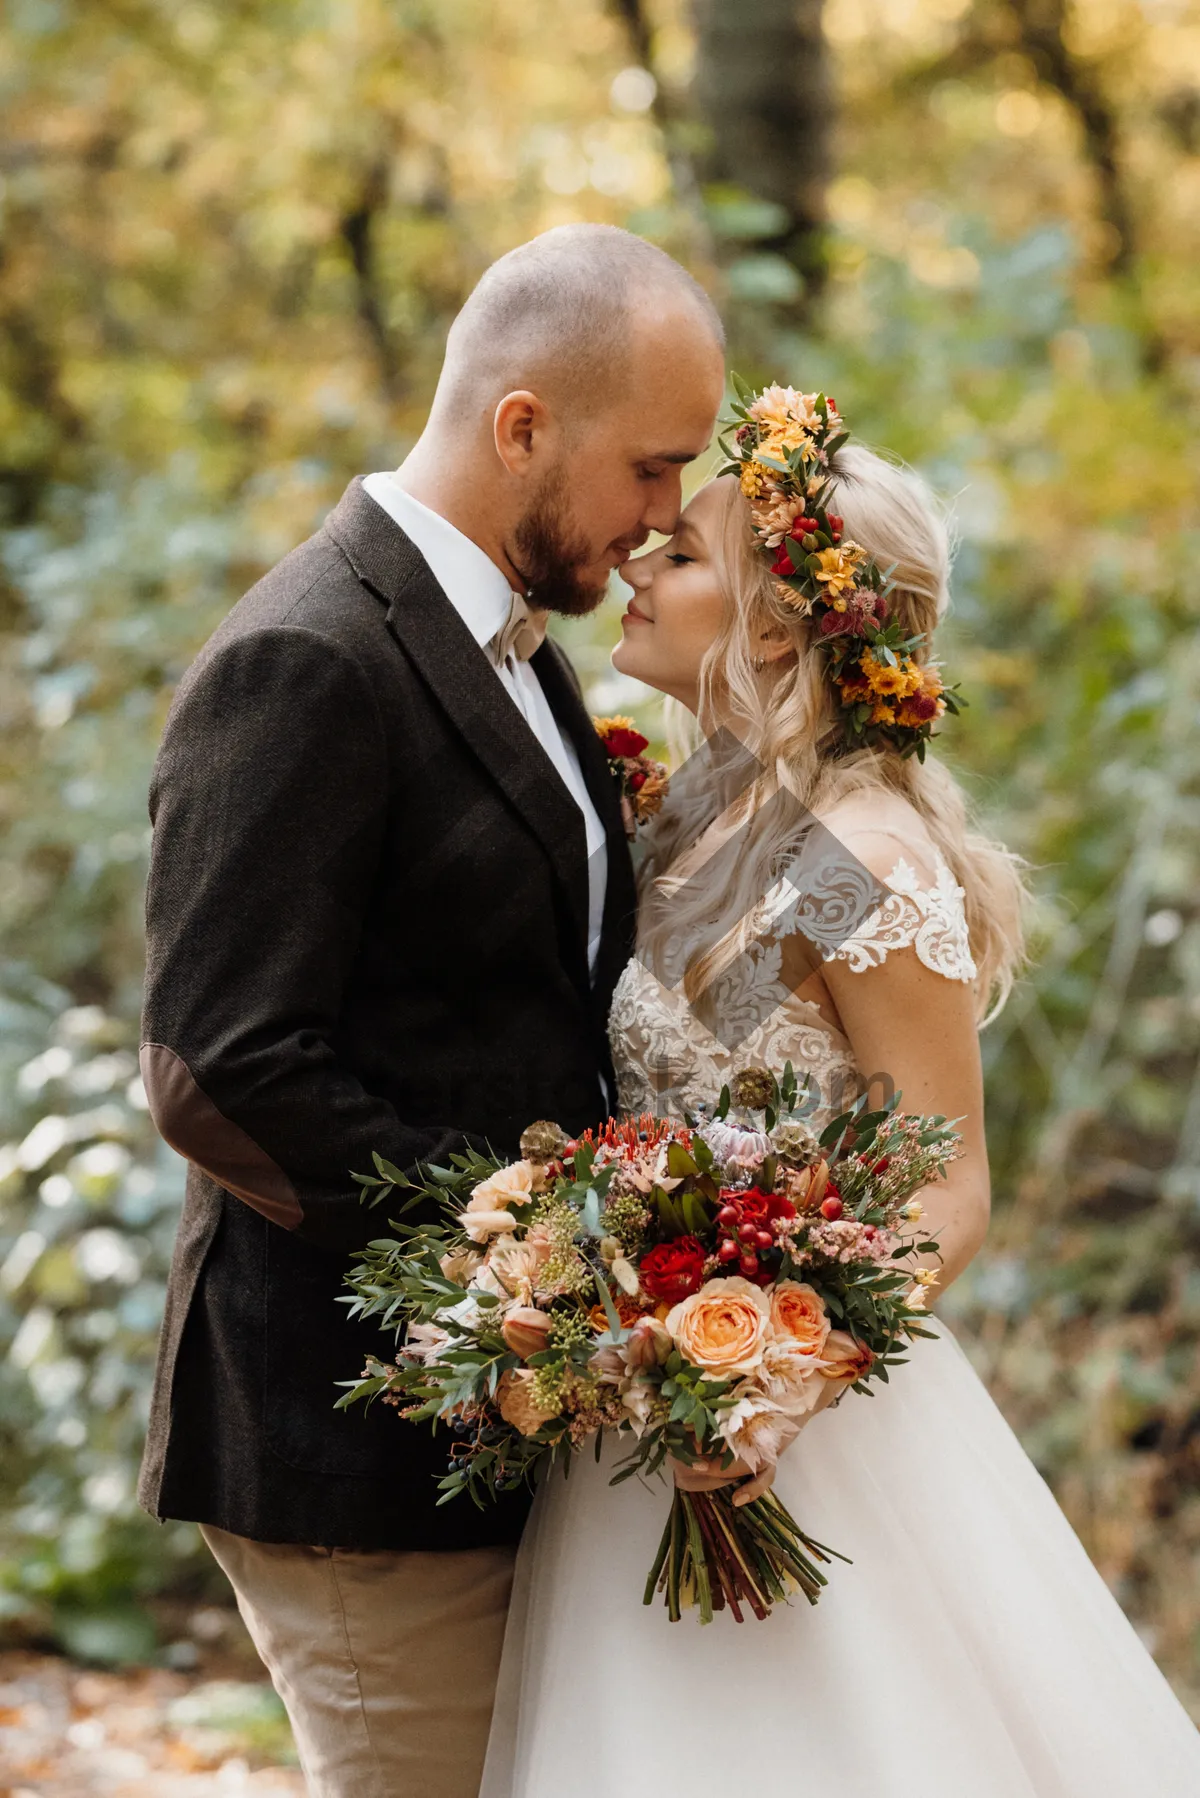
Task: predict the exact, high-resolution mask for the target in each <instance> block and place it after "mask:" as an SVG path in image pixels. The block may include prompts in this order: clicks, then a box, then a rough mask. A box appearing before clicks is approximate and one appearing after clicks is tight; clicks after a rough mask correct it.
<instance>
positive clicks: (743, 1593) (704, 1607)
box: [643, 1486, 849, 1623]
mask: <svg viewBox="0 0 1200 1798" xmlns="http://www.w3.org/2000/svg"><path fill="white" fill-rule="evenodd" d="M735 1490H736V1488H735V1487H733V1486H722V1487H720V1488H719V1489H718V1490H717V1491H716V1492H685V1491H683V1490H682V1488H680V1487H678V1486H677V1487H676V1488H675V1493H674V1496H673V1498H672V1500H671V1511H670V1515H669V1516H668V1518H667V1523H666V1527H665V1529H664V1530H663V1534H662V1540H661V1541H660V1543H659V1545H658V1552H657V1554H656V1555H655V1557H654V1565H653V1567H652V1568H651V1569H650V1574H649V1577H648V1578H647V1580H646V1591H645V1595H644V1599H643V1602H644V1603H645V1604H653V1603H654V1597H655V1594H656V1593H663V1592H665V1594H666V1605H667V1615H668V1616H669V1617H670V1620H671V1622H672V1623H677V1622H678V1621H679V1619H680V1617H681V1616H682V1615H683V1611H684V1609H685V1608H686V1607H687V1606H689V1605H695V1606H696V1607H697V1608H698V1609H699V1612H700V1621H701V1623H711V1622H712V1620H713V1617H714V1615H715V1614H716V1612H717V1611H723V1610H724V1609H725V1608H726V1606H728V1607H729V1610H730V1611H731V1612H732V1613H733V1616H734V1618H735V1619H736V1621H737V1622H738V1623H741V1622H743V1621H744V1617H743V1612H742V1606H743V1605H745V1606H746V1607H747V1608H748V1609H749V1610H751V1611H752V1612H753V1613H754V1615H755V1616H756V1617H757V1618H758V1619H759V1621H760V1622H761V1621H762V1620H763V1619H764V1618H765V1617H766V1616H767V1614H768V1612H769V1611H770V1610H771V1609H772V1608H773V1606H775V1605H776V1604H779V1603H781V1602H782V1601H784V1600H786V1599H788V1598H789V1597H790V1596H791V1594H792V1593H793V1592H796V1591H799V1592H802V1593H803V1594H804V1596H805V1598H807V1600H808V1602H809V1604H816V1602H817V1600H818V1598H819V1597H820V1596H821V1592H822V1589H823V1588H824V1587H825V1586H826V1585H827V1584H828V1580H827V1578H826V1575H825V1574H824V1573H822V1571H821V1567H820V1565H818V1563H823V1564H825V1565H828V1563H829V1562H830V1561H831V1560H833V1559H834V1558H835V1557H836V1558H837V1559H838V1560H839V1561H848V1560H849V1557H848V1556H847V1555H843V1554H839V1553H838V1551H837V1549H835V1548H826V1547H825V1546H824V1544H823V1543H820V1542H817V1541H814V1539H813V1538H812V1537H811V1536H808V1535H806V1534H805V1532H804V1531H803V1530H802V1529H801V1528H800V1525H799V1524H798V1523H797V1522H796V1520H795V1518H794V1517H793V1516H792V1514H791V1512H790V1511H789V1510H788V1509H787V1507H786V1505H784V1504H783V1503H782V1502H781V1501H780V1500H779V1499H778V1498H776V1496H775V1494H774V1493H773V1492H767V1493H765V1494H764V1495H763V1497H762V1498H756V1499H754V1500H753V1501H752V1502H751V1503H750V1504H748V1505H741V1506H738V1505H735V1504H734V1502H733V1494H734V1491H735Z"/></svg>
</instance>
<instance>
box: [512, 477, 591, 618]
mask: <svg viewBox="0 0 1200 1798" xmlns="http://www.w3.org/2000/svg"><path fill="white" fill-rule="evenodd" d="M513 546H514V551H515V553H514V554H513V555H512V556H511V557H510V560H511V562H512V564H513V566H514V568H516V569H517V570H518V572H519V573H520V574H522V575H523V576H524V577H525V580H526V581H527V583H528V587H529V595H528V597H529V603H530V604H531V605H534V606H539V607H540V608H541V609H542V610H543V611H547V612H561V613H565V615H566V616H567V617H568V618H581V617H583V616H584V615H585V614H586V613H588V612H594V611H595V609H596V607H597V606H598V605H599V604H600V602H601V600H602V599H603V598H604V595H605V593H606V592H607V591H608V579H607V577H605V579H604V580H603V581H602V582H601V583H600V584H599V586H597V585H596V584H595V583H592V582H584V581H583V580H581V579H580V570H581V569H583V568H586V567H587V565H588V563H589V562H590V561H591V545H590V544H589V543H588V541H587V539H586V538H585V537H583V536H582V535H580V533H579V532H578V531H575V532H572V530H571V526H570V511H569V508H568V505H567V481H566V475H565V473H564V471H563V470H562V469H554V470H552V472H551V473H550V474H548V475H547V476H546V479H545V480H544V481H543V482H542V485H541V487H540V488H539V489H538V491H537V493H536V494H535V495H534V497H533V501H532V503H531V505H530V507H529V510H528V512H526V514H525V516H524V518H522V520H521V522H520V523H519V524H518V526H517V528H516V532H515V534H514V539H513Z"/></svg>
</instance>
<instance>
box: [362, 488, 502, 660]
mask: <svg viewBox="0 0 1200 1798" xmlns="http://www.w3.org/2000/svg"><path fill="white" fill-rule="evenodd" d="M363 491H364V492H365V493H367V494H368V495H369V496H370V498H371V499H373V500H374V501H375V504H376V505H377V506H381V507H382V508H383V510H384V511H385V512H386V513H387V514H388V516H389V518H391V519H393V520H394V521H395V523H396V524H398V525H399V526H400V529H401V530H402V531H403V532H404V534H405V536H406V537H408V538H409V540H410V541H411V542H412V543H414V544H415V545H416V547H417V548H418V549H419V550H420V552H421V554H422V555H423V556H424V558H425V560H426V561H427V562H428V564H429V567H430V570H431V572H432V574H433V577H434V579H435V580H436V581H437V583H438V585H439V586H440V587H441V589H442V591H443V593H445V595H446V598H447V599H448V600H449V601H450V604H451V605H452V606H453V607H454V609H455V611H456V612H457V613H458V615H459V617H460V618H461V619H462V621H463V623H464V624H465V625H466V627H467V629H468V630H469V631H470V633H471V635H472V636H473V637H474V639H475V641H476V643H478V644H479V646H480V648H481V649H482V648H483V647H484V646H485V645H486V644H487V643H489V642H490V641H491V639H492V638H493V637H494V636H495V635H496V632H497V631H498V630H500V628H501V627H502V626H503V625H504V624H505V623H506V622H507V619H508V614H509V607H510V605H511V603H512V591H511V589H510V587H509V584H508V581H507V579H506V578H505V576H504V574H503V573H502V572H501V570H500V569H499V568H497V566H496V564H495V563H494V562H493V561H492V558H491V557H490V556H489V555H488V554H487V552H486V550H482V549H480V547H479V545H478V543H474V542H472V540H471V538H470V537H467V536H465V535H464V534H463V532H462V531H460V530H459V529H458V527H457V526H456V525H453V524H451V523H450V520H449V519H448V518H443V517H442V515H441V513H440V512H433V511H431V510H430V508H429V507H428V506H425V505H422V503H421V501H420V500H419V499H414V498H413V496H412V494H411V493H406V492H405V490H404V488H403V487H402V486H401V485H400V483H399V481H397V479H396V477H395V475H394V474H392V473H391V472H384V473H380V474H369V475H367V476H365V478H364V480H363Z"/></svg>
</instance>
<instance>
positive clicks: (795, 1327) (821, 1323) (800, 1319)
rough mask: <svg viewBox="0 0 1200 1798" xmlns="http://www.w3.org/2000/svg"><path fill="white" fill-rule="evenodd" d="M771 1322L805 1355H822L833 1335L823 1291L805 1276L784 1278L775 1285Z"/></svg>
mask: <svg viewBox="0 0 1200 1798" xmlns="http://www.w3.org/2000/svg"><path fill="white" fill-rule="evenodd" d="M771 1323H772V1325H773V1326H774V1330H775V1334H776V1336H778V1337H787V1338H788V1339H790V1340H791V1341H792V1342H794V1343H795V1344H796V1346H797V1347H798V1348H799V1349H800V1351H801V1353H802V1354H805V1355H819V1354H820V1353H821V1350H822V1349H823V1348H824V1347H825V1339H826V1337H827V1336H828V1335H829V1318H828V1315H827V1314H826V1311H825V1301H824V1299H823V1298H822V1297H821V1295H820V1293H819V1292H815V1291H814V1290H813V1288H812V1287H811V1286H808V1285H806V1284H805V1283H804V1282H803V1281H802V1280H781V1281H780V1282H779V1284H778V1285H777V1286H775V1287H773V1288H772V1289H771Z"/></svg>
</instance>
